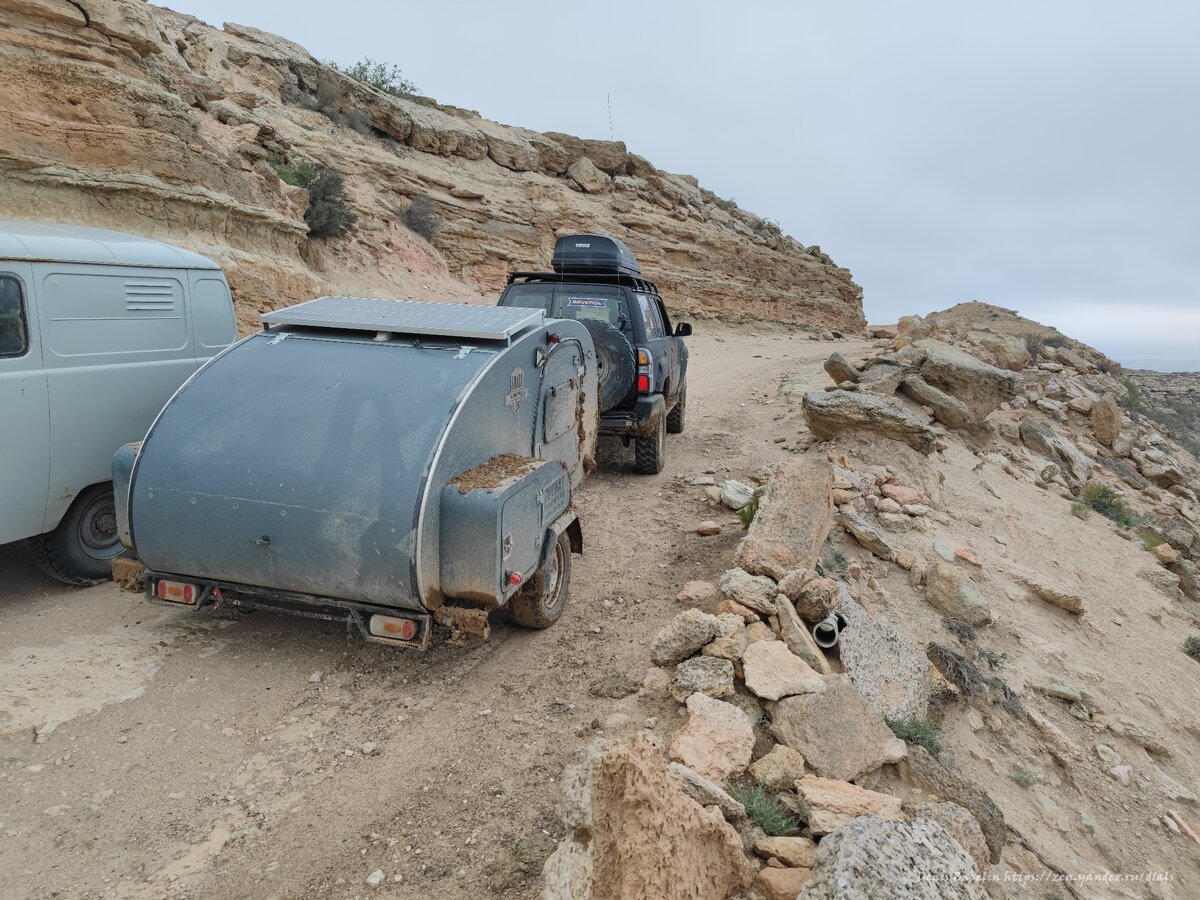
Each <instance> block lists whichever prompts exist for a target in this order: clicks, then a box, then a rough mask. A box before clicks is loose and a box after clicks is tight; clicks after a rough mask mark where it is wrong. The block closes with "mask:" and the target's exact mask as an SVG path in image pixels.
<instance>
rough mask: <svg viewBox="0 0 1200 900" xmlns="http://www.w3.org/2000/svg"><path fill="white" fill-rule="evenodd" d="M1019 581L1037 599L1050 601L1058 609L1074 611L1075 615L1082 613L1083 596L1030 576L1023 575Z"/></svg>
mask: <svg viewBox="0 0 1200 900" xmlns="http://www.w3.org/2000/svg"><path fill="white" fill-rule="evenodd" d="M1021 582H1022V583H1023V584H1024V585H1025V587H1027V588H1028V589H1029V592H1030V593H1031V594H1033V596H1035V597H1037V598H1038V599H1039V600H1045V601H1046V602H1047V603H1051V604H1053V605H1054V606H1057V607H1058V608H1059V609H1065V610H1066V611H1067V612H1069V613H1074V614H1075V615H1077V616H1078V615H1081V614H1082V613H1083V598H1082V597H1080V596H1079V595H1078V594H1072V593H1070V592H1069V591H1065V590H1062V589H1061V588H1058V587H1054V586H1053V585H1050V584H1047V583H1046V582H1044V581H1042V580H1041V579H1039V578H1035V577H1032V576H1026V577H1023V578H1022V579H1021Z"/></svg>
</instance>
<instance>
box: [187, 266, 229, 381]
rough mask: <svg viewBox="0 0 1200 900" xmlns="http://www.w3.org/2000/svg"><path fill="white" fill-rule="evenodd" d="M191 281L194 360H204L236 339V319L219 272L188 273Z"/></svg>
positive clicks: (223, 280)
mask: <svg viewBox="0 0 1200 900" xmlns="http://www.w3.org/2000/svg"><path fill="white" fill-rule="evenodd" d="M188 279H189V281H190V282H191V303H190V304H189V306H190V309H191V316H192V338H193V345H194V347H195V354H196V359H197V360H199V361H200V362H206V361H207V360H208V359H210V358H212V357H213V356H216V355H217V354H218V353H220V352H221V351H222V350H224V349H225V348H226V347H228V346H229V345H230V344H232V343H233V342H234V341H236V340H237V320H236V319H235V318H234V315H233V301H232V299H231V298H230V296H229V285H227V284H226V283H225V278H224V276H222V275H221V273H220V272H215V271H208V270H204V269H199V270H193V271H191V272H189V273H188Z"/></svg>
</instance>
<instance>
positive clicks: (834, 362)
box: [825, 353, 860, 384]
mask: <svg viewBox="0 0 1200 900" xmlns="http://www.w3.org/2000/svg"><path fill="white" fill-rule="evenodd" d="M825 371H826V372H828V373H829V377H830V378H832V379H833V383H834V384H841V383H842V382H843V381H850V382H855V381H858V379H859V374H860V373H859V371H858V369H856V368H854V366H852V365H850V363H848V362H846V357H844V356H842V354H840V353H834V354H833V355H832V356H830V357H829V359H827V360H825Z"/></svg>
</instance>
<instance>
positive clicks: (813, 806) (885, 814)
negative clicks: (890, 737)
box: [796, 775, 904, 834]
mask: <svg viewBox="0 0 1200 900" xmlns="http://www.w3.org/2000/svg"><path fill="white" fill-rule="evenodd" d="M796 791H797V793H799V794H800V798H801V799H802V800H803V801H804V802H805V803H806V804H808V807H809V817H808V828H809V830H810V831H811V832H812V833H813V834H831V833H832V832H835V831H837V830H838V829H839V828H841V827H842V826H844V825H845V824H846V823H848V822H849V821H850V820H851V819H856V818H858V817H859V816H876V817H878V818H880V819H886V820H888V821H901V820H903V819H904V812H903V810H902V808H901V803H900V798H899V797H893V796H892V795H890V794H881V793H878V792H877V791H868V790H867V789H866V788H861V787H858V786H857V785H853V784H850V783H849V782H848V781H841V780H839V779H834V778H818V777H817V776H815V775H805V776H804V777H803V778H801V779H800V780H799V781H797V782H796Z"/></svg>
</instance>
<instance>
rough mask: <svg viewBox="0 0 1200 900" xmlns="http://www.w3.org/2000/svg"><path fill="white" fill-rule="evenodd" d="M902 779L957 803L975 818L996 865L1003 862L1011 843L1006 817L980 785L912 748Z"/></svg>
mask: <svg viewBox="0 0 1200 900" xmlns="http://www.w3.org/2000/svg"><path fill="white" fill-rule="evenodd" d="M899 769H900V775H901V777H902V778H903V779H904V780H905V781H906V782H907V783H909V784H914V785H917V786H918V787H920V788H921V789H923V790H925V791H928V792H929V793H931V794H935V795H936V796H938V797H940V798H941V799H942V800H949V801H951V802H953V803H957V804H958V805H959V806H961V807H963V808H964V809H966V810H967V811H968V812H970V813H971V815H972V816H974V817H975V821H976V822H978V823H979V827H980V829H981V830H982V831H983V837H984V840H985V841H986V842H987V846H988V854H989V858H990V859H991V861H992V863H993V864H995V863H998V862H1000V854H1001V852H1002V851H1003V850H1004V844H1005V841H1007V840H1008V826H1007V825H1006V824H1005V821H1004V814H1003V813H1002V812H1000V808H999V807H998V806H996V804H995V803H994V802H993V801H992V798H991V797H989V796H988V795H987V794H986V793H984V792H983V791H982V790H981V789H980V788H979V787H978V786H977V785H976V784H974V783H973V782H971V781H968V780H967V779H966V778H963V777H962V776H960V775H957V774H955V773H954V772H952V771H951V770H950V769H948V768H947V767H946V766H945V765H944V764H943V763H941V762H940V761H938V760H937V759H936V758H934V757H933V756H931V755H930V753H929V752H928V751H927V750H926V749H925V748H924V747H909V748H908V757H907V758H906V759H905V760H904V761H903V762H902V763H900V766H899Z"/></svg>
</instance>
